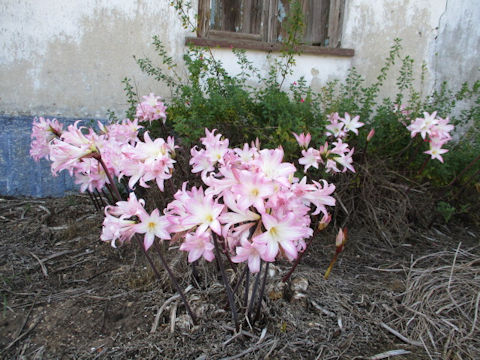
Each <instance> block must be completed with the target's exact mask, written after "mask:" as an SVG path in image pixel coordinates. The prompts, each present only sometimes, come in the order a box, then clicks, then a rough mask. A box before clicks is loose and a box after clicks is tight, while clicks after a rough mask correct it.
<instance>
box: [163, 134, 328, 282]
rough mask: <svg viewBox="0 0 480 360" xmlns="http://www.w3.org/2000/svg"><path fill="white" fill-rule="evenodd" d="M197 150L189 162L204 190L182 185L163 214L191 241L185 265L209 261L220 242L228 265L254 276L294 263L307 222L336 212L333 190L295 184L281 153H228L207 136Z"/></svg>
mask: <svg viewBox="0 0 480 360" xmlns="http://www.w3.org/2000/svg"><path fill="white" fill-rule="evenodd" d="M202 144H203V145H204V147H203V148H202V149H200V150H198V149H197V148H194V149H192V155H193V157H192V160H191V163H192V165H193V169H194V170H193V171H195V172H200V171H201V172H202V180H203V182H204V184H205V185H207V189H206V190H205V191H203V190H202V189H201V188H192V189H191V190H187V189H186V184H184V187H183V189H182V190H179V191H178V192H177V193H176V194H175V200H174V201H173V202H172V203H170V204H169V205H168V207H167V211H166V214H167V218H168V219H169V221H170V223H171V224H172V227H171V228H170V230H171V231H172V232H185V231H186V232H187V234H188V236H187V237H186V240H185V242H184V243H183V244H182V245H181V247H180V249H181V250H184V251H188V252H189V261H194V260H195V259H196V258H198V257H200V256H203V257H204V258H205V259H206V260H211V259H212V258H213V253H212V251H213V248H212V236H217V235H218V236H222V237H223V238H224V239H225V243H224V244H225V247H226V251H228V252H229V255H230V256H231V260H232V261H233V262H244V261H247V262H248V266H249V269H250V271H252V272H258V271H259V266H260V260H261V259H262V260H264V261H267V262H272V261H274V260H275V259H277V258H279V257H284V258H286V259H288V260H293V259H295V258H297V256H298V253H299V252H300V251H303V250H304V249H305V239H306V238H308V237H310V236H311V235H312V229H311V228H310V222H311V219H310V215H317V214H319V213H322V214H323V218H324V222H325V221H327V220H326V219H329V218H330V217H329V214H328V212H327V209H326V206H334V205H335V199H334V198H333V197H332V196H331V194H332V193H333V192H334V190H335V186H334V185H333V184H328V183H327V182H326V181H322V182H321V183H319V182H315V181H314V182H313V183H311V184H307V179H306V178H303V179H302V180H299V179H298V178H295V176H294V173H295V171H296V168H295V166H294V165H293V164H291V163H287V162H283V150H282V148H281V147H280V148H277V149H263V150H261V149H260V148H259V144H258V142H257V144H252V145H251V146H249V145H248V144H245V145H244V146H243V148H235V149H230V148H228V140H227V139H224V140H222V138H221V135H220V134H217V135H215V133H214V131H212V132H210V131H208V130H206V136H205V138H203V139H202ZM311 206H312V208H314V211H313V212H312V213H311V214H310V211H311V210H313V209H311Z"/></svg>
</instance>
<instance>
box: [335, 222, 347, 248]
mask: <svg viewBox="0 0 480 360" xmlns="http://www.w3.org/2000/svg"><path fill="white" fill-rule="evenodd" d="M346 242H347V228H344V229H340V230H339V231H338V234H337V238H336V239H335V246H336V247H337V253H339V252H341V251H342V250H343V247H344V246H345V243H346Z"/></svg>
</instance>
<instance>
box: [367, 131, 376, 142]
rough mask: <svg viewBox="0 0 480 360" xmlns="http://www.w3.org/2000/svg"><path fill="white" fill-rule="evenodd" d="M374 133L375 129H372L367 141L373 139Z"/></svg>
mask: <svg viewBox="0 0 480 360" xmlns="http://www.w3.org/2000/svg"><path fill="white" fill-rule="evenodd" d="M373 135H375V129H372V130H370V132H369V133H368V135H367V142H369V141H370V140H372V137H373Z"/></svg>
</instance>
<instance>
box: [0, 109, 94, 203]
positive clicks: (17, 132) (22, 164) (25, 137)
mask: <svg viewBox="0 0 480 360" xmlns="http://www.w3.org/2000/svg"><path fill="white" fill-rule="evenodd" d="M47 117H48V116H47ZM33 118H34V117H33V116H6V115H0V195H9V196H32V197H45V196H53V197H61V196H64V195H66V194H67V193H68V192H71V191H76V190H77V187H76V185H75V183H74V181H73V179H72V178H71V177H70V175H69V174H68V172H66V171H62V172H60V173H59V174H58V176H56V177H54V176H52V173H51V170H50V162H49V161H47V160H45V159H42V160H40V161H39V162H35V161H34V160H33V159H32V158H31V157H30V134H31V132H32V122H33ZM49 118H52V117H49ZM57 119H58V120H59V121H60V122H62V123H63V124H64V128H65V127H66V126H68V125H69V124H73V123H74V122H75V120H74V119H65V118H58V117H57ZM84 123H85V124H89V123H90V120H85V122H84Z"/></svg>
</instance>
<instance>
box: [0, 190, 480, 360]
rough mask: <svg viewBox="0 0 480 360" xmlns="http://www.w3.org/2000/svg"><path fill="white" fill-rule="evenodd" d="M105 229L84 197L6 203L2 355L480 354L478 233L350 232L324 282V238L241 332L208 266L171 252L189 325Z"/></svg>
mask: <svg viewBox="0 0 480 360" xmlns="http://www.w3.org/2000/svg"><path fill="white" fill-rule="evenodd" d="M101 223H102V214H101V213H99V212H96V211H95V208H94V207H93V205H92V204H91V202H90V200H89V198H88V197H86V196H81V195H72V196H69V197H66V198H62V199H35V200H32V199H20V198H8V199H7V198H2V199H0V242H1V246H0V293H1V301H2V314H1V315H0V349H1V350H0V351H1V356H0V357H2V358H4V359H197V360H200V359H267V358H269V359H289V360H293V359H372V360H375V359H387V358H393V359H475V358H477V359H479V358H480V350H479V347H478V343H477V341H478V340H476V338H477V337H480V326H479V324H478V323H480V321H477V318H478V305H479V304H478V301H479V298H480V287H479V286H478V283H479V282H480V271H479V269H480V256H479V254H480V247H479V244H480V242H479V239H480V238H479V235H480V232H479V231H478V229H476V228H474V227H470V226H459V225H458V226H449V227H446V226H445V225H438V224H434V225H433V227H432V228H431V229H429V230H419V231H418V232H416V233H414V234H412V235H411V236H409V238H408V239H407V240H406V241H405V242H403V243H401V244H397V245H394V246H393V247H390V246H387V245H386V244H384V243H382V242H380V241H378V239H376V238H375V236H374V235H371V234H369V233H368V232H366V231H360V230H358V229H355V228H351V229H349V230H350V231H349V233H350V234H349V235H350V238H349V242H348V243H347V247H346V249H345V252H344V253H342V254H341V256H340V258H339V261H338V262H337V263H336V264H335V267H334V269H333V271H332V274H331V276H330V278H329V279H328V280H324V279H323V274H324V272H325V270H326V268H327V267H328V264H329V262H330V259H331V258H332V256H333V253H334V234H333V233H328V232H327V233H323V234H321V235H320V236H319V238H318V239H315V241H314V243H313V246H312V247H311V248H310V249H309V252H308V254H306V256H305V257H304V259H303V261H302V262H301V264H300V266H299V267H298V268H297V271H296V272H295V273H294V275H293V278H292V279H293V281H292V282H291V283H289V284H286V285H285V286H283V285H282V283H281V280H280V279H281V276H282V275H283V274H285V273H286V272H287V271H288V269H289V267H290V264H288V263H281V264H279V266H278V267H276V268H274V269H273V270H274V271H273V272H272V274H271V275H272V276H270V277H269V279H268V282H267V291H266V296H265V299H264V300H265V301H264V303H263V307H262V314H261V319H260V320H259V321H258V322H257V323H256V324H255V326H254V327H252V328H251V327H249V326H248V324H247V323H245V322H244V323H243V325H242V331H241V332H240V333H236V332H235V329H234V328H233V323H232V319H231V316H230V312H229V308H228V306H227V301H226V296H225V295H224V291H223V288H222V286H221V285H220V282H221V280H220V277H218V278H216V277H215V276H216V275H215V274H216V273H215V272H214V271H211V270H212V265H205V264H200V266H199V273H200V274H203V275H202V276H201V278H202V279H203V281H200V282H194V281H193V280H192V276H191V273H190V270H189V269H190V268H189V267H187V265H186V257H185V256H184V254H180V253H179V252H178V251H176V250H175V249H172V250H170V251H168V257H169V262H170V263H171V264H172V267H173V268H174V270H175V273H176V275H177V277H178V278H179V279H180V280H181V285H182V287H183V288H184V289H187V288H188V289H189V291H188V293H187V297H188V298H189V301H190V302H191V303H192V307H193V309H194V311H195V312H196V313H197V315H198V317H199V318H200V324H199V325H196V326H193V324H192V323H191V322H190V320H189V318H188V316H187V315H186V312H185V307H184V306H183V304H182V302H181V301H180V300H178V299H177V297H175V294H176V291H174V290H173V289H172V286H171V284H170V282H169V280H168V278H167V277H166V276H165V278H164V281H158V280H157V279H156V278H155V276H154V274H153V273H152V271H151V270H150V267H149V266H148V264H147V262H146V260H145V258H144V257H143V255H142V253H141V252H140V251H139V250H138V249H137V248H136V247H135V246H133V245H134V244H131V245H128V246H124V247H122V248H119V249H114V248H112V247H111V246H110V245H109V244H108V243H102V242H101V241H100V240H99V236H100V232H101ZM432 254H434V255H435V256H434V255H432ZM462 266H463V267H462ZM212 274H213V275H212ZM230 275H231V276H232V277H234V276H235V274H234V273H233V272H231V273H230ZM437 279H439V280H441V279H444V281H443V282H437V283H433V280H437ZM207 280H208V281H207ZM462 281H464V282H462ZM292 284H297V286H298V284H303V286H304V289H303V290H301V291H299V292H295V291H294V290H295V289H294V288H293V287H292ZM466 284H467V285H466ZM455 286H458V288H456V287H455ZM305 287H306V289H305ZM445 289H446V290H445ZM457 289H458V290H457ZM443 290H445V291H446V292H445V294H447V293H448V294H449V295H448V296H447V295H445V296H446V297H447V298H448V299H451V300H448V302H445V303H443V305H442V304H440V300H441V299H442V298H441V296H442V294H443V293H442V291H443ZM417 292H418V293H417ZM477 294H478V295H477ZM458 296H463V299H466V300H459V298H458ZM172 297H173V298H172ZM424 300H425V301H424ZM165 303H166V304H167V305H166V306H165ZM437 303H438V308H436V307H435V306H437ZM467 305H468V306H467ZM162 306H163V307H162ZM160 308H161V309H162V310H163V311H162V313H161V314H159V316H157V314H158V313H159V309H160ZM435 314H437V315H438V316H440V315H442V314H445V317H442V318H440V317H438V316H437V317H436V315H435ZM156 317H157V319H158V323H155V322H156ZM153 328H154V329H153ZM152 330H153V331H152Z"/></svg>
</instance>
